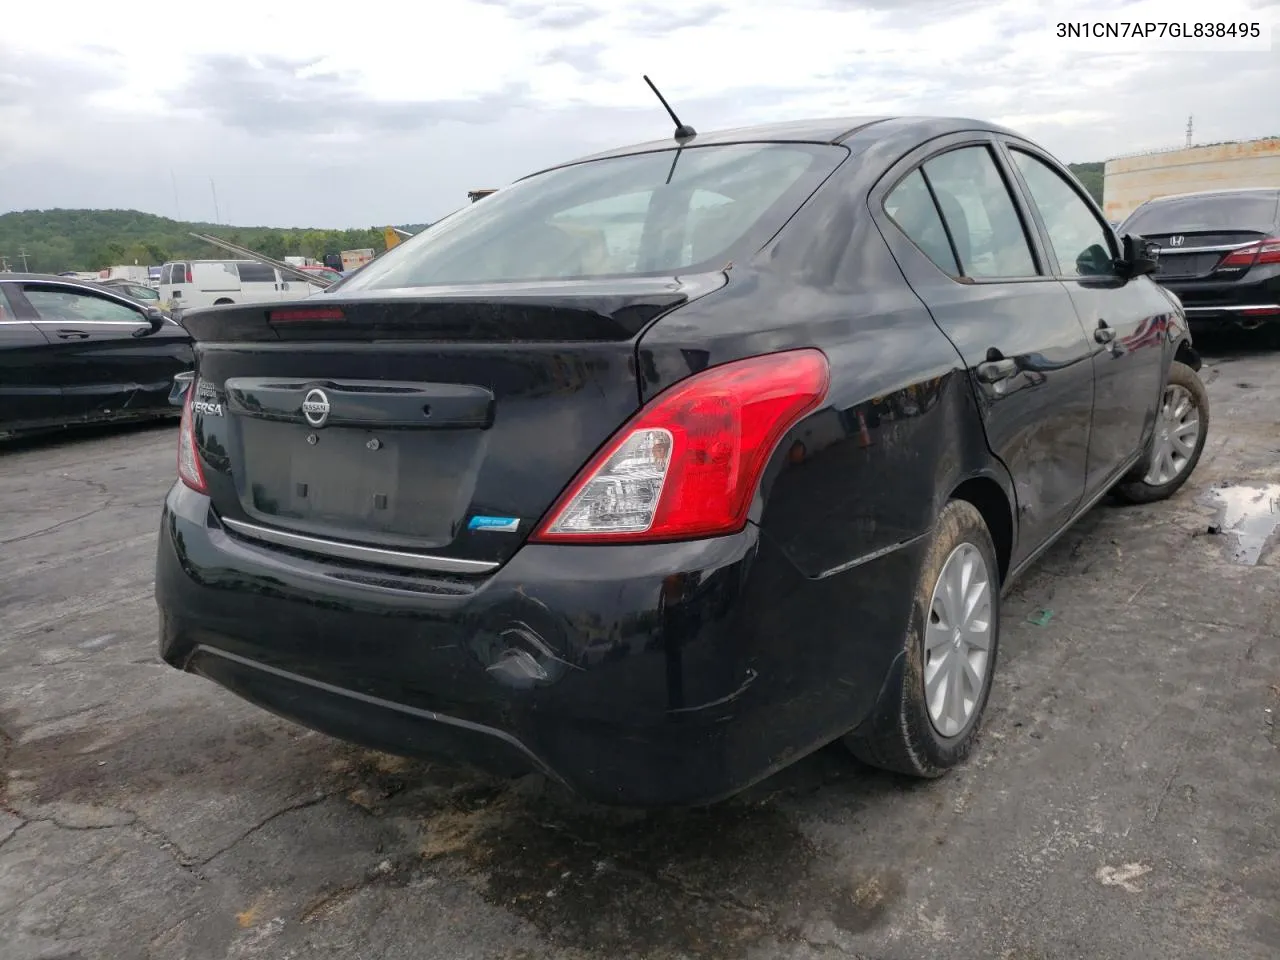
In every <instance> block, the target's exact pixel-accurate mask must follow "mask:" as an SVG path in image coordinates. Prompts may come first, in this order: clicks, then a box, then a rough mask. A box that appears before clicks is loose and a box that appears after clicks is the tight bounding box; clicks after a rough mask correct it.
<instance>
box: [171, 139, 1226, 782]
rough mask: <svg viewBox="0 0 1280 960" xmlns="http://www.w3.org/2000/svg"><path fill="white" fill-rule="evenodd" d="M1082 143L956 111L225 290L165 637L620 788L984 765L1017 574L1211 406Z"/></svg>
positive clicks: (357, 706)
mask: <svg viewBox="0 0 1280 960" xmlns="http://www.w3.org/2000/svg"><path fill="white" fill-rule="evenodd" d="M1154 266H1155V263H1154V260H1153V258H1152V257H1151V255H1150V251H1149V249H1148V248H1147V247H1146V246H1145V245H1144V244H1143V243H1141V242H1140V241H1136V240H1134V239H1132V238H1126V239H1123V240H1122V239H1118V238H1117V237H1116V236H1115V235H1114V234H1113V232H1112V231H1111V229H1110V228H1109V227H1108V225H1107V223H1106V221H1105V220H1104V219H1103V217H1102V215H1101V213H1100V212H1099V211H1098V209H1097V207H1096V206H1095V205H1094V204H1093V202H1092V201H1091V200H1090V199H1089V198H1088V195H1087V194H1086V193H1085V191H1084V190H1083V189H1082V188H1081V187H1080V185H1079V184H1078V183H1077V182H1076V181H1075V179H1074V178H1073V177H1072V176H1071V175H1070V174H1069V173H1068V172H1067V171H1066V170H1065V169H1064V168H1063V167H1062V165H1061V164H1059V163H1058V162H1057V161H1056V160H1054V159H1053V158H1052V157H1050V156H1049V155H1048V154H1046V153H1045V152H1044V151H1043V150H1041V149H1040V148H1038V147H1037V146H1035V145H1034V144H1032V143H1030V142H1028V141H1027V140H1024V139H1022V138H1020V137H1018V136H1017V135H1015V134H1013V133H1011V132H1009V131H1007V130H1004V129H1001V128H999V127H994V126H991V125H988V124H984V123H979V122H975V121H971V120H951V119H920V118H900V119H887V118H886V119H872V118H865V119H846V120H834V121H829V122H822V121H814V122H802V123H791V124H782V125H778V126H769V127H758V128H753V129H745V130H736V131H731V132H727V133H718V134H711V135H696V136H694V137H693V138H691V139H686V140H684V141H683V142H682V143H680V144H677V143H675V142H672V141H663V142H658V143H649V144H644V145H641V146H635V147H630V148H627V149H623V150H618V151H616V152H613V153H609V154H605V155H601V156H598V157H593V158H590V159H587V160H583V161H579V162H575V163H570V164H566V165H564V166H561V167H557V168H555V169H551V170H548V171H544V172H542V173H539V174H536V175H534V176H531V177H528V178H526V179H524V180H522V181H520V182H518V183H516V184H514V185H513V186H511V187H508V188H506V189H503V190H502V191H500V192H498V193H495V194H494V195H492V196H491V197H488V198H486V200H485V202H484V203H480V204H476V205H474V206H471V207H467V208H464V209H463V210H461V211H459V212H458V213H456V214H455V215H454V216H452V217H450V218H449V219H448V220H445V221H443V222H441V223H439V224H437V225H436V226H435V227H433V228H432V229H431V230H429V231H426V232H425V233H423V234H420V235H419V236H417V237H414V238H413V239H411V240H408V241H406V242H405V243H404V244H402V245H400V246H399V247H396V248H395V249H393V250H391V251H389V252H387V253H386V254H385V255H383V256H382V257H380V258H379V259H378V260H376V261H374V262H372V263H370V264H368V265H367V266H366V267H364V269H362V270H361V271H360V272H359V273H358V274H356V275H354V276H352V277H350V278H349V279H347V280H346V281H345V282H344V283H343V285H342V287H341V288H340V289H339V290H337V291H335V292H334V293H333V295H332V296H326V297H325V298H324V299H325V301H326V302H325V303H323V304H318V303H315V302H314V301H306V302H303V303H298V304H287V305H279V306H273V307H264V306H263V305H255V306H235V307H224V308H209V309H204V310H198V311H192V312H191V313H189V314H188V315H187V317H186V324H187V327H188V329H189V330H190V332H191V334H192V336H193V337H194V339H195V341H196V344H195V349H196V372H197V378H196V381H195V383H194V385H193V388H192V389H191V390H190V391H189V398H190V399H189V403H188V407H187V410H186V413H185V415H184V421H183V426H182V428H181V429H180V431H179V433H180V447H179V467H180V471H179V472H180V477H181V479H180V481H179V482H178V483H176V484H175V485H174V487H173V489H172V490H171V492H170V494H169V496H168V498H167V501H166V505H165V509H164V516H163V521H162V525H161V535H160V542H159V548H158V556H157V565H156V595H157V600H158V602H159V606H160V620H161V639H160V649H161V653H162V655H163V657H164V659H165V660H166V661H168V662H169V663H170V664H172V665H173V666H175V667H179V668H181V669H184V670H189V671H193V672H195V673H198V674H202V675H204V676H205V677H207V678H209V679H212V680H214V681H216V682H217V683H220V684H222V685H224V686H226V687H228V688H230V689H231V690H234V691H235V692H237V693H238V694H240V695H241V696H243V697H245V698H247V699H249V700H251V701H253V702H255V703H258V704H260V705H262V706H264V707H266V708H268V709H270V710H272V711H274V712H276V713H279V714H282V715H284V716H286V717H291V718H294V719H296V720H298V721H301V722H302V723H305V724H309V725H311V726H313V727H315V728H318V729H320V730H323V731H327V732H329V733H332V734H336V735H338V736H340V737H345V738H348V739H351V740H354V741H357V742H361V743H364V744H367V745H372V746H375V747H380V748H384V749H389V750H392V751H395V752H401V753H409V754H424V755H427V756H452V757H457V758H461V759H463V760H466V761H471V762H475V763H478V764H481V765H484V766H487V767H489V768H491V769H494V770H499V771H511V772H517V771H520V770H528V769H535V770H542V771H545V772H546V773H548V774H549V775H551V776H552V777H554V778H556V779H559V780H561V781H563V782H565V783H567V784H568V785H570V786H571V787H573V788H575V789H576V790H579V791H581V792H582V793H584V794H586V795H588V796H591V797H594V798H596V799H599V800H605V801H613V802H619V803H626V804H637V805H649V804H689V803H701V802H707V801H712V800H715V799H717V798H721V797H725V796H728V795H730V794H732V793H734V792H736V791H738V790H740V789H741V788H743V787H745V786H747V785H748V784H750V783H752V782H753V781H756V780H759V779H761V778H763V777H765V776H767V775H768V774H769V773H771V772H772V771H774V770H777V769H779V768H780V767H783V766H785V765H787V764H789V763H791V762H792V761H794V760H796V759H797V758H799V757H801V756H803V755H804V754H806V753H808V752H810V751H812V750H814V749H816V748H818V747H820V746H821V745H823V744H825V743H828V742H830V741H832V740H835V739H838V738H841V737H843V738H845V740H846V741H847V742H848V744H849V745H850V746H851V747H852V748H853V750H854V752H855V753H856V754H857V755H858V756H860V757H862V758H864V759H865V760H867V761H869V762H871V763H873V764H878V765H880V766H882V767H886V768H888V769H892V770H899V771H904V772H906V773H908V774H913V775H917V776H924V777H932V776H937V775H939V774H941V773H943V772H944V771H946V770H947V769H948V768H950V767H952V766H954V765H955V764H957V763H959V762H960V761H961V760H962V759H963V758H964V757H965V755H966V754H967V753H968V752H969V750H970V746H971V744H972V742H973V739H974V736H975V732H976V730H977V727H978V724H979V720H980V717H981V715H982V713H983V709H984V706H985V704H986V701H987V696H988V692H989V690H990V688H991V678H992V674H993V671H994V669H995V663H996V653H997V649H998V643H999V631H1000V595H1001V591H1002V589H1004V588H1005V587H1006V586H1007V585H1008V584H1009V583H1010V582H1011V581H1012V580H1013V578H1014V577H1015V576H1017V575H1018V574H1019V573H1020V572H1021V571H1023V570H1025V569H1026V568H1027V566H1028V565H1029V564H1031V563H1032V561H1033V560H1034V559H1035V558H1036V557H1037V556H1038V555H1039V554H1040V553H1041V552H1042V551H1043V550H1044V549H1045V548H1046V547H1047V546H1048V545H1049V544H1050V543H1052V542H1053V540H1054V539H1055V538H1056V537H1058V536H1059V535H1060V534H1061V533H1062V532H1063V531H1064V530H1065V529H1066V528H1067V527H1068V526H1069V525H1070V524H1071V523H1072V522H1073V521H1074V520H1076V519H1077V518H1078V517H1080V516H1081V515H1082V514H1083V513H1084V512H1085V511H1087V510H1088V509H1089V508H1090V507H1091V506H1092V505H1093V504H1094V503H1096V502H1097V501H1098V500H1099V499H1100V498H1102V497H1103V496H1104V495H1105V494H1106V493H1107V492H1108V491H1111V490H1115V491H1117V492H1118V493H1119V495H1120V496H1122V497H1125V498H1128V499H1130V500H1155V499H1159V498H1162V497H1167V496H1169V495H1170V494H1171V493H1173V492H1174V491H1175V490H1177V489H1178V488H1179V486H1180V485H1181V484H1183V483H1184V482H1185V481H1186V479H1187V477H1188V475H1189V474H1190V473H1191V471H1192V470H1193V469H1194V466H1195V463H1196V461H1197V459H1198V458H1199V456H1200V451H1201V449H1202V447H1203V444H1204V441H1205V431H1206V428H1207V426H1208V416H1209V411H1208V406H1207V403H1206V400H1205V393H1204V389H1203V387H1202V386H1201V384H1200V381H1199V378H1198V377H1197V375H1196V373H1195V372H1194V371H1195V370H1196V369H1198V367H1199V360H1198V359H1197V356H1196V353H1195V352H1194V350H1193V349H1192V347H1191V341H1190V338H1189V337H1188V334H1187V330H1186V326H1185V323H1184V319H1183V314H1182V311H1181V310H1180V309H1179V307H1178V306H1177V304H1176V303H1175V301H1174V300H1173V299H1172V298H1170V297H1169V296H1167V295H1166V294H1165V293H1164V292H1162V291H1161V289H1160V288H1159V287H1158V286H1156V285H1155V284H1154V283H1153V282H1152V281H1151V279H1150V277H1149V276H1146V274H1149V273H1150V272H1151V271H1152V270H1153V269H1154Z"/></svg>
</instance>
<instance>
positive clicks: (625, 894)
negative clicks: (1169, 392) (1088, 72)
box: [0, 350, 1280, 960]
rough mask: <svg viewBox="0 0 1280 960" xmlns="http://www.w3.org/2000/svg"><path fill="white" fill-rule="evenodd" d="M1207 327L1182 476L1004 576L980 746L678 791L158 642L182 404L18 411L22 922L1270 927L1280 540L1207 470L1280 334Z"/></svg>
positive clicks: (1253, 954)
mask: <svg viewBox="0 0 1280 960" xmlns="http://www.w3.org/2000/svg"><path fill="white" fill-rule="evenodd" d="M1210 362H1211V364H1212V366H1211V369H1210V370H1209V371H1207V373H1206V376H1207V378H1208V379H1209V380H1210V387H1209V390H1210V396H1211V398H1212V400H1213V404H1214V407H1213V426H1212V432H1211V435H1210V440H1209V444H1208V447H1207V449H1206V453H1205V456H1204V459H1203V460H1202V462H1201V464H1200V467H1199V469H1198V471H1197V473H1196V475H1195V477H1194V478H1193V481H1192V483H1191V484H1190V485H1189V486H1188V487H1187V488H1186V489H1184V490H1183V491H1182V492H1181V493H1180V494H1179V495H1178V496H1177V498H1176V499H1175V500H1173V501H1171V502H1169V503H1165V504H1156V505H1152V506H1147V507H1138V508H1118V507H1114V506H1106V505H1104V506H1102V507H1099V508H1098V509H1096V510H1094V511H1093V512H1092V513H1090V514H1089V515H1088V516H1087V517H1085V518H1084V520H1083V521H1082V522H1081V523H1080V524H1079V526H1078V527H1077V528H1075V529H1074V530H1073V531H1071V532H1070V533H1068V534H1067V536H1066V537H1065V538H1064V539H1063V540H1062V541H1061V542H1060V543H1059V544H1058V545H1057V546H1056V547H1055V548H1054V549H1053V550H1052V551H1051V552H1050V553H1049V554H1048V555H1047V556H1046V557H1045V558H1044V559H1043V561H1041V562H1040V563H1039V564H1038V565H1037V566H1036V567H1035V568H1034V569H1033V570H1032V572H1031V573H1030V574H1029V575H1028V576H1027V577H1026V579H1025V580H1023V581H1022V582H1021V584H1020V585H1019V586H1018V587H1017V589H1016V590H1015V591H1014V593H1013V594H1012V595H1011V597H1010V598H1009V600H1008V601H1007V605H1006V611H1005V615H1006V618H1007V620H1006V623H1007V626H1006V628H1005V633H1004V643H1003V650H1002V660H1001V664H1000V669H999V671H998V680H997V686H996V689H995V691H994V694H993V697H992V701H991V708H990V712H989V715H988V718H987V722H986V727H985V730H984V733H983V735H982V738H981V741H980V744H979V747H978V750H977V752H976V754H975V756H974V757H973V759H972V761H971V762H970V763H969V764H968V765H967V766H966V767H965V768H963V769H962V770H959V771H957V772H956V773H955V774H954V775H952V776H950V777H947V778H945V779H944V780H942V781H939V782H935V783H928V784H915V783H908V782H905V781H903V780H901V779H898V778H895V777H890V776H886V775H882V774H879V773H875V772H873V771H870V770H867V769H866V768H862V767H859V766H858V765H857V764H856V763H855V762H854V761H853V760H851V759H850V758H848V757H847V756H845V755H844V753H843V752H842V751H841V750H840V749H839V748H838V747H837V748H831V749H828V750H824V751H821V752H820V753H819V754H817V755H815V756H813V757H810V758H809V759H807V760H805V761H803V762H801V763H800V764H799V765H797V766H796V767H794V768H792V769H790V770H787V771H785V772H784V773H782V774H780V775H778V776H776V777H774V778H772V779H771V780H769V781H767V782H765V783H763V784H761V785H759V786H758V787H757V788H755V789H753V790H752V791H750V792H749V793H748V794H747V795H746V796H744V797H741V798H739V799H737V800H735V801H733V802H730V803H728V804H725V805H723V806H720V807H717V808H715V809H712V810H707V811H699V812H684V813H663V814H656V815H655V814H649V815H644V814H637V813H632V812H626V811H617V810H599V809H593V808H590V807H588V806H586V805H584V804H582V803H580V802H577V801H575V800H573V799H570V798H567V797H565V796H564V795H562V794H561V793H560V792H559V791H558V790H556V789H554V788H551V787H548V786H547V785H545V784H544V783H542V782H540V781H539V780H538V779H536V778H528V779H525V780H522V781H519V782H517V783H515V784H510V783H498V782H494V781H491V780H487V779H484V778H480V777H477V776H475V775H472V774H468V773H464V772H460V771H457V770H452V769H449V768H446V767H441V766H433V765H428V764H421V763H414V762H408V761H403V760H398V759H395V758H391V757H386V756H383V755H379V754H373V753H369V752H367V751H364V750H360V749H357V748H354V747H350V746H347V745H344V744H341V743H338V742H335V741H333V740H330V739H327V738H325V737H323V736H320V735H318V734H314V733H310V732H308V731H305V730H303V729H300V728H298V727H295V726H292V725H290V724H288V723H286V722H284V721H281V720H277V719H275V718H274V717H272V716H270V715H268V714H265V713H263V712H261V711H258V710H256V709H254V708H253V707H250V706H248V705H246V704H244V703H242V702H240V701H238V700H236V699H235V698H234V697H232V696H231V695H229V694H227V693H225V692H223V691H221V690H219V689H218V688H216V687H214V686H213V685H212V684H209V683H207V682H205V681H203V680H199V679H197V678H194V677H190V676H184V675H181V674H178V673H176V672H175V671H173V670H171V669H169V668H168V667H165V666H163V665H162V664H161V663H160V662H159V661H158V659H157V657H156V654H155V646H154V645H155V633H156V627H155V624H156V614H155V608H154V603H153V600H152V588H151V577H152V561H153V550H154V536H155V530H156V524H157V520H158V516H159V504H160V501H161V499H162V497H163V494H164V492H165V489H166V488H167V487H168V485H169V483H170V481H171V478H172V476H173V470H174V432H173V428H172V426H163V427H157V428H142V429H128V430H117V431H99V432H95V433H91V434H86V435H82V436H77V437H74V438H61V439H58V440H56V441H42V442H28V443H25V444H22V445H17V446H15V445H10V446H9V447H7V448H5V449H4V451H3V452H0V504H3V513H2V514H0V638H3V639H2V641H0V730H2V731H3V735H4V739H3V750H4V754H3V758H2V759H0V944H2V945H3V946H0V955H3V956H4V957H5V958H6V960H28V958H30V960H35V958H46V960H49V958H54V957H59V958H70V957H82V958H98V957H103V958H107V957H109V958H132V957H146V958H156V960H164V958H188V957H190V958H205V957H218V958H221V957H227V958H257V957H272V958H290V957H306V958H330V957H332V958H338V957H342V958H366V957H367V958H379V960H384V958H385V960H394V958H408V957H415V958H417V957H448V958H472V957H475V958H480V957H535V956H537V957H546V956H551V957H558V958H602V960H604V958H608V960H615V958H621V957H628V956H637V957H655V958H656V957H691V958H703V957H706V958H712V957H714V958H737V957H741V958H746V960H755V958H766V957H768V958H774V957H779V958H796V960H798V958H817V957H824V958H825V957H874V958H886V960H887V958H914V957H923V956H934V955H938V956H945V957H948V958H962V960H965V958H973V960H991V958H1006V960H1015V958H1016V960H1031V958H1058V957H1063V958H1074V957H1079V958H1089V960H1101V958H1109V957H1116V958H1126V960H1132V958H1142V957H1153V958H1156V957H1158V958H1160V960H1181V958H1187V960H1191V958H1195V960H1201V958H1204V957H1210V956H1214V957H1217V956H1223V957H1226V956H1229V957H1232V958H1233V960H1247V958H1259V960H1261V958H1264V957H1267V958H1274V957H1276V956H1277V955H1280V790H1278V789H1277V787H1280V732H1278V731H1277V726H1276V723H1275V719H1276V716H1277V714H1278V713H1280V638H1278V633H1280V548H1277V547H1276V545H1275V544H1274V542H1272V543H1270V544H1269V545H1268V546H1267V548H1266V549H1264V550H1263V552H1262V555H1261V559H1260V560H1259V562H1258V563H1257V565H1252V566H1250V565H1244V564H1242V563H1239V562H1234V561H1233V559H1232V556H1233V551H1232V545H1231V542H1230V539H1231V538H1230V537H1229V536H1227V535H1223V534H1220V535H1210V534H1208V533H1207V532H1206V531H1207V530H1208V528H1209V527H1210V526H1211V525H1212V524H1213V523H1214V522H1215V515H1214V512H1213V508H1212V506H1210V505H1208V504H1207V503H1205V502H1201V501H1202V499H1203V498H1204V497H1205V495H1206V493H1207V491H1208V490H1209V488H1210V486H1211V485H1213V484H1216V483H1228V482H1229V483H1263V482H1270V483H1275V482H1278V481H1280V425H1278V423H1277V420H1278V419H1280V355H1277V354H1275V353H1268V352H1264V351H1257V350H1253V351H1249V350H1235V351H1234V352H1233V351H1231V350H1228V351H1227V352H1225V353H1222V354H1220V355H1219V356H1217V357H1214V358H1211V360H1210ZM1276 509H1280V506H1277V507H1276ZM1049 611H1051V616H1049V615H1047V612H1049ZM1033 621H1034V622H1033Z"/></svg>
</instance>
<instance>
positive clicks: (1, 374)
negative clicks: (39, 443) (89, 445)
mask: <svg viewBox="0 0 1280 960" xmlns="http://www.w3.org/2000/svg"><path fill="white" fill-rule="evenodd" d="M13 286H14V285H13V284H9V283H0V433H3V432H4V431H6V430H14V429H18V428H21V427H37V426H42V425H46V424H51V423H57V422H59V421H61V420H63V419H64V418H65V417H66V415H67V412H66V407H65V405H64V399H63V394H62V385H61V382H60V377H59V373H58V366H57V363H56V361H55V358H54V349H53V345H52V344H51V343H50V342H49V340H48V338H46V337H45V335H44V334H42V333H41V332H40V328H39V327H37V326H36V325H35V324H34V323H32V322H31V319H30V318H29V317H24V316H20V315H19V314H18V313H17V311H16V310H15V309H14V307H13V306H12V303H11V300H10V297H9V295H8V294H7V293H6V291H7V290H10V289H12V288H13ZM15 299H16V298H15Z"/></svg>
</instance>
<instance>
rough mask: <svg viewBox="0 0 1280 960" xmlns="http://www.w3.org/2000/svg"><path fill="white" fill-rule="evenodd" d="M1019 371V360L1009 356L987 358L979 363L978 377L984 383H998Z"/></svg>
mask: <svg viewBox="0 0 1280 960" xmlns="http://www.w3.org/2000/svg"><path fill="white" fill-rule="evenodd" d="M1017 372H1018V362H1017V361H1016V360H1010V359H1007V358H1002V359H1000V360H987V361H985V362H983V363H980V364H978V379H979V380H981V381H982V382H983V383H998V382H1000V381H1001V380H1008V379H1009V378H1010V377H1012V376H1013V375H1014V374H1016V373H1017Z"/></svg>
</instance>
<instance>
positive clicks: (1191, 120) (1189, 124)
mask: <svg viewBox="0 0 1280 960" xmlns="http://www.w3.org/2000/svg"><path fill="white" fill-rule="evenodd" d="M1195 119H1196V118H1195V115H1194V114H1193V115H1191V116H1189V117H1187V146H1188V147H1189V146H1191V131H1192V130H1194V129H1195Z"/></svg>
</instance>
